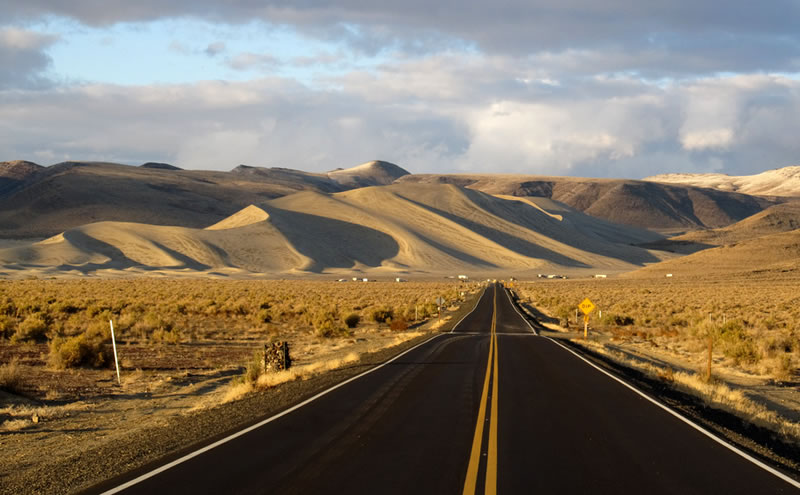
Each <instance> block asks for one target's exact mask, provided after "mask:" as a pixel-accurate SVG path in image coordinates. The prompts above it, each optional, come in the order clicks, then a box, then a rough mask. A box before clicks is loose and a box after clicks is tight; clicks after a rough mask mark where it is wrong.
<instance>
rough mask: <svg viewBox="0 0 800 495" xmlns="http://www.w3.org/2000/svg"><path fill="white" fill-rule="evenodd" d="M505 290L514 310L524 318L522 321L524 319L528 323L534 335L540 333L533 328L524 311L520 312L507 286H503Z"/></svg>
mask: <svg viewBox="0 0 800 495" xmlns="http://www.w3.org/2000/svg"><path fill="white" fill-rule="evenodd" d="M503 292H505V293H506V296H507V297H508V301H509V302H510V303H511V306H512V307H513V308H514V311H516V312H517V314H518V315H519V317H520V318H522V321H524V322H525V323H527V324H528V327H529V328H530V329H531V332H533V334H534V335H539V332H537V331H536V329H535V328H533V325H531V322H529V321H528V319H527V318H525V317H524V316H523V315H522V313H520V312H519V308H517V305H516V304H514V301H513V300H511V294H509V293H508V290H507V289H506V288H505V287H503Z"/></svg>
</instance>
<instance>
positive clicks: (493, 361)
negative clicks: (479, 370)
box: [463, 286, 498, 495]
mask: <svg viewBox="0 0 800 495" xmlns="http://www.w3.org/2000/svg"><path fill="white" fill-rule="evenodd" d="M492 377H493V378H492ZM497 377H498V374H497V287H496V286H495V288H494V308H493V311H492V332H491V336H490V338H489V362H488V363H487V364H486V378H485V379H484V381H483V393H482V394H481V405H480V407H479V408H478V421H477V423H476V424H475V435H474V436H473V437H472V452H471V453H470V456H469V466H468V467H467V479H466V481H465V482H464V491H463V494H464V495H474V494H475V493H476V490H477V487H478V471H479V467H480V463H481V444H482V443H483V433H484V427H485V423H486V414H487V410H486V406H487V403H488V398H489V384H490V382H491V385H492V403H491V409H490V410H489V411H488V412H489V439H488V445H487V446H486V447H487V448H486V476H485V483H486V484H485V488H484V493H485V494H486V495H494V494H496V493H497V382H498V379H497Z"/></svg>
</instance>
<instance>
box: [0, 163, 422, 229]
mask: <svg viewBox="0 0 800 495" xmlns="http://www.w3.org/2000/svg"><path fill="white" fill-rule="evenodd" d="M365 165H367V166H360V167H355V168H354V169H348V170H341V171H339V172H338V177H340V178H341V179H342V181H341V182H339V179H334V178H330V177H329V176H328V174H324V173H323V174H314V173H309V172H303V171H299V170H291V169H281V168H261V167H248V166H244V165H241V166H239V167H236V168H235V169H234V170H232V171H231V172H212V171H200V170H181V169H179V168H177V167H174V166H172V165H168V164H160V163H146V164H144V165H142V166H141V167H133V166H128V165H119V164H113V163H86V162H65V163H60V164H56V165H52V166H50V167H41V166H39V165H36V164H33V163H30V162H6V163H2V164H0V237H3V238H27V237H47V236H51V235H55V234H58V233H59V232H62V231H64V230H65V229H70V228H73V227H78V226H80V225H83V224H86V223H89V222H99V221H120V222H137V223H145V224H153V225H175V226H182V227H192V228H202V227H205V226H208V225H210V224H212V223H215V222H218V221H220V220H223V219H224V218H226V217H228V216H229V215H231V214H233V213H235V212H236V211H238V210H240V209H241V208H244V207H245V206H247V205H249V204H255V203H260V202H263V201H266V200H269V199H272V198H277V197H280V196H285V195H287V194H293V193H295V192H298V191H304V190H313V191H320V192H339V191H344V190H347V189H350V188H351V187H359V185H358V184H367V185H371V184H370V183H371V182H374V183H376V184H378V183H383V182H386V181H387V180H388V178H390V177H393V176H396V175H398V174H402V173H407V172H405V171H403V170H402V169H401V168H400V167H397V166H396V165H392V164H389V163H387V162H371V163H369V164H365ZM350 170H354V172H351V171H350ZM355 178H357V180H356V179H355ZM345 179H346V180H345ZM392 180H393V179H392Z"/></svg>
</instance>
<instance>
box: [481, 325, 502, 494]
mask: <svg viewBox="0 0 800 495" xmlns="http://www.w3.org/2000/svg"><path fill="white" fill-rule="evenodd" d="M492 338H494V380H492V409H491V418H490V419H489V449H488V456H487V459H486V488H485V490H484V493H485V494H486V495H494V494H495V493H497V402H498V395H497V382H498V381H499V380H498V379H497V378H498V376H499V375H498V374H497V367H498V365H497V362H498V357H497V332H495V333H494V334H493V335H492Z"/></svg>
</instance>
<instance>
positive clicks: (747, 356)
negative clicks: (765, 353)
mask: <svg viewBox="0 0 800 495" xmlns="http://www.w3.org/2000/svg"><path fill="white" fill-rule="evenodd" d="M722 352H723V354H725V356H727V357H729V358H731V359H733V362H734V363H735V364H741V363H746V364H756V363H758V362H759V361H760V360H761V353H760V352H758V348H757V347H756V345H755V344H754V343H753V341H752V340H750V339H742V340H738V341H736V342H730V343H728V344H727V345H725V346H724V347H723V351H722Z"/></svg>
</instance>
